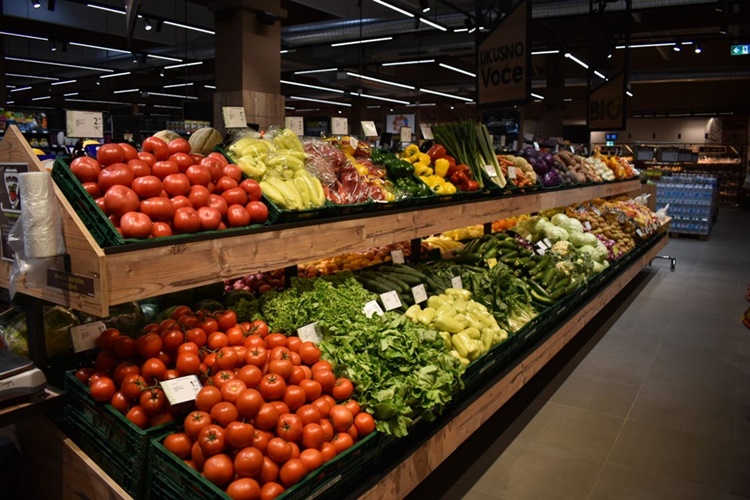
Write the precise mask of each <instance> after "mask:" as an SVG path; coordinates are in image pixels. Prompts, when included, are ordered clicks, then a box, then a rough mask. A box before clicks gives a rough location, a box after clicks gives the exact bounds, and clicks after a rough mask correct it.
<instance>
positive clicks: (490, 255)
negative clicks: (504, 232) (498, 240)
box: [482, 247, 499, 260]
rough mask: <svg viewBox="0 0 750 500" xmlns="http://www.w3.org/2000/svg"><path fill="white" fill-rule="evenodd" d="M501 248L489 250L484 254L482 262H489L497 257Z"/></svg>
mask: <svg viewBox="0 0 750 500" xmlns="http://www.w3.org/2000/svg"><path fill="white" fill-rule="evenodd" d="M498 250H499V248H498V247H491V248H490V249H489V250H487V251H486V252H484V254H483V255H482V260H488V259H491V258H493V257H494V256H495V255H497V252H498Z"/></svg>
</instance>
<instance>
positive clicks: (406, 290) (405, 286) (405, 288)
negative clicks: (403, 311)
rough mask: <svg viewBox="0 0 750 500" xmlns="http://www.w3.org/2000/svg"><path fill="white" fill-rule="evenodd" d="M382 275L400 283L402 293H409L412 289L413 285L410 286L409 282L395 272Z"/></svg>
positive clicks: (397, 283)
mask: <svg viewBox="0 0 750 500" xmlns="http://www.w3.org/2000/svg"><path fill="white" fill-rule="evenodd" d="M382 277H383V278H385V279H387V280H389V281H392V282H393V283H395V284H396V285H398V288H399V290H400V291H401V293H409V291H411V287H410V286H409V284H408V283H406V282H405V281H403V280H402V279H400V278H399V277H398V276H396V275H395V274H394V273H383V276H382Z"/></svg>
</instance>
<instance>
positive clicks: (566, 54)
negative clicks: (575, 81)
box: [565, 52, 589, 69]
mask: <svg viewBox="0 0 750 500" xmlns="http://www.w3.org/2000/svg"><path fill="white" fill-rule="evenodd" d="M565 57H566V58H567V59H571V60H572V61H573V62H575V63H577V64H579V65H580V66H583V67H584V68H586V69H589V65H588V64H586V63H585V62H583V61H581V60H580V59H578V58H577V57H576V56H574V55H573V54H571V53H570V52H566V53H565Z"/></svg>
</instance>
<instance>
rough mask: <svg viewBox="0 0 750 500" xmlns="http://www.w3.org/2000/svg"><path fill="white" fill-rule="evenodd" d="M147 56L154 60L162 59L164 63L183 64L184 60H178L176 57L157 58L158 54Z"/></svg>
mask: <svg viewBox="0 0 750 500" xmlns="http://www.w3.org/2000/svg"><path fill="white" fill-rule="evenodd" d="M146 55H147V56H148V57H151V58H153V59H161V60H163V61H172V62H182V59H178V58H176V57H167V56H157V55H156V54H146Z"/></svg>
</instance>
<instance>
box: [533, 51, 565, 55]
mask: <svg viewBox="0 0 750 500" xmlns="http://www.w3.org/2000/svg"><path fill="white" fill-rule="evenodd" d="M559 53H560V51H559V50H536V51H534V52H532V53H531V55H532V56H543V55H545V54H559Z"/></svg>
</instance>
